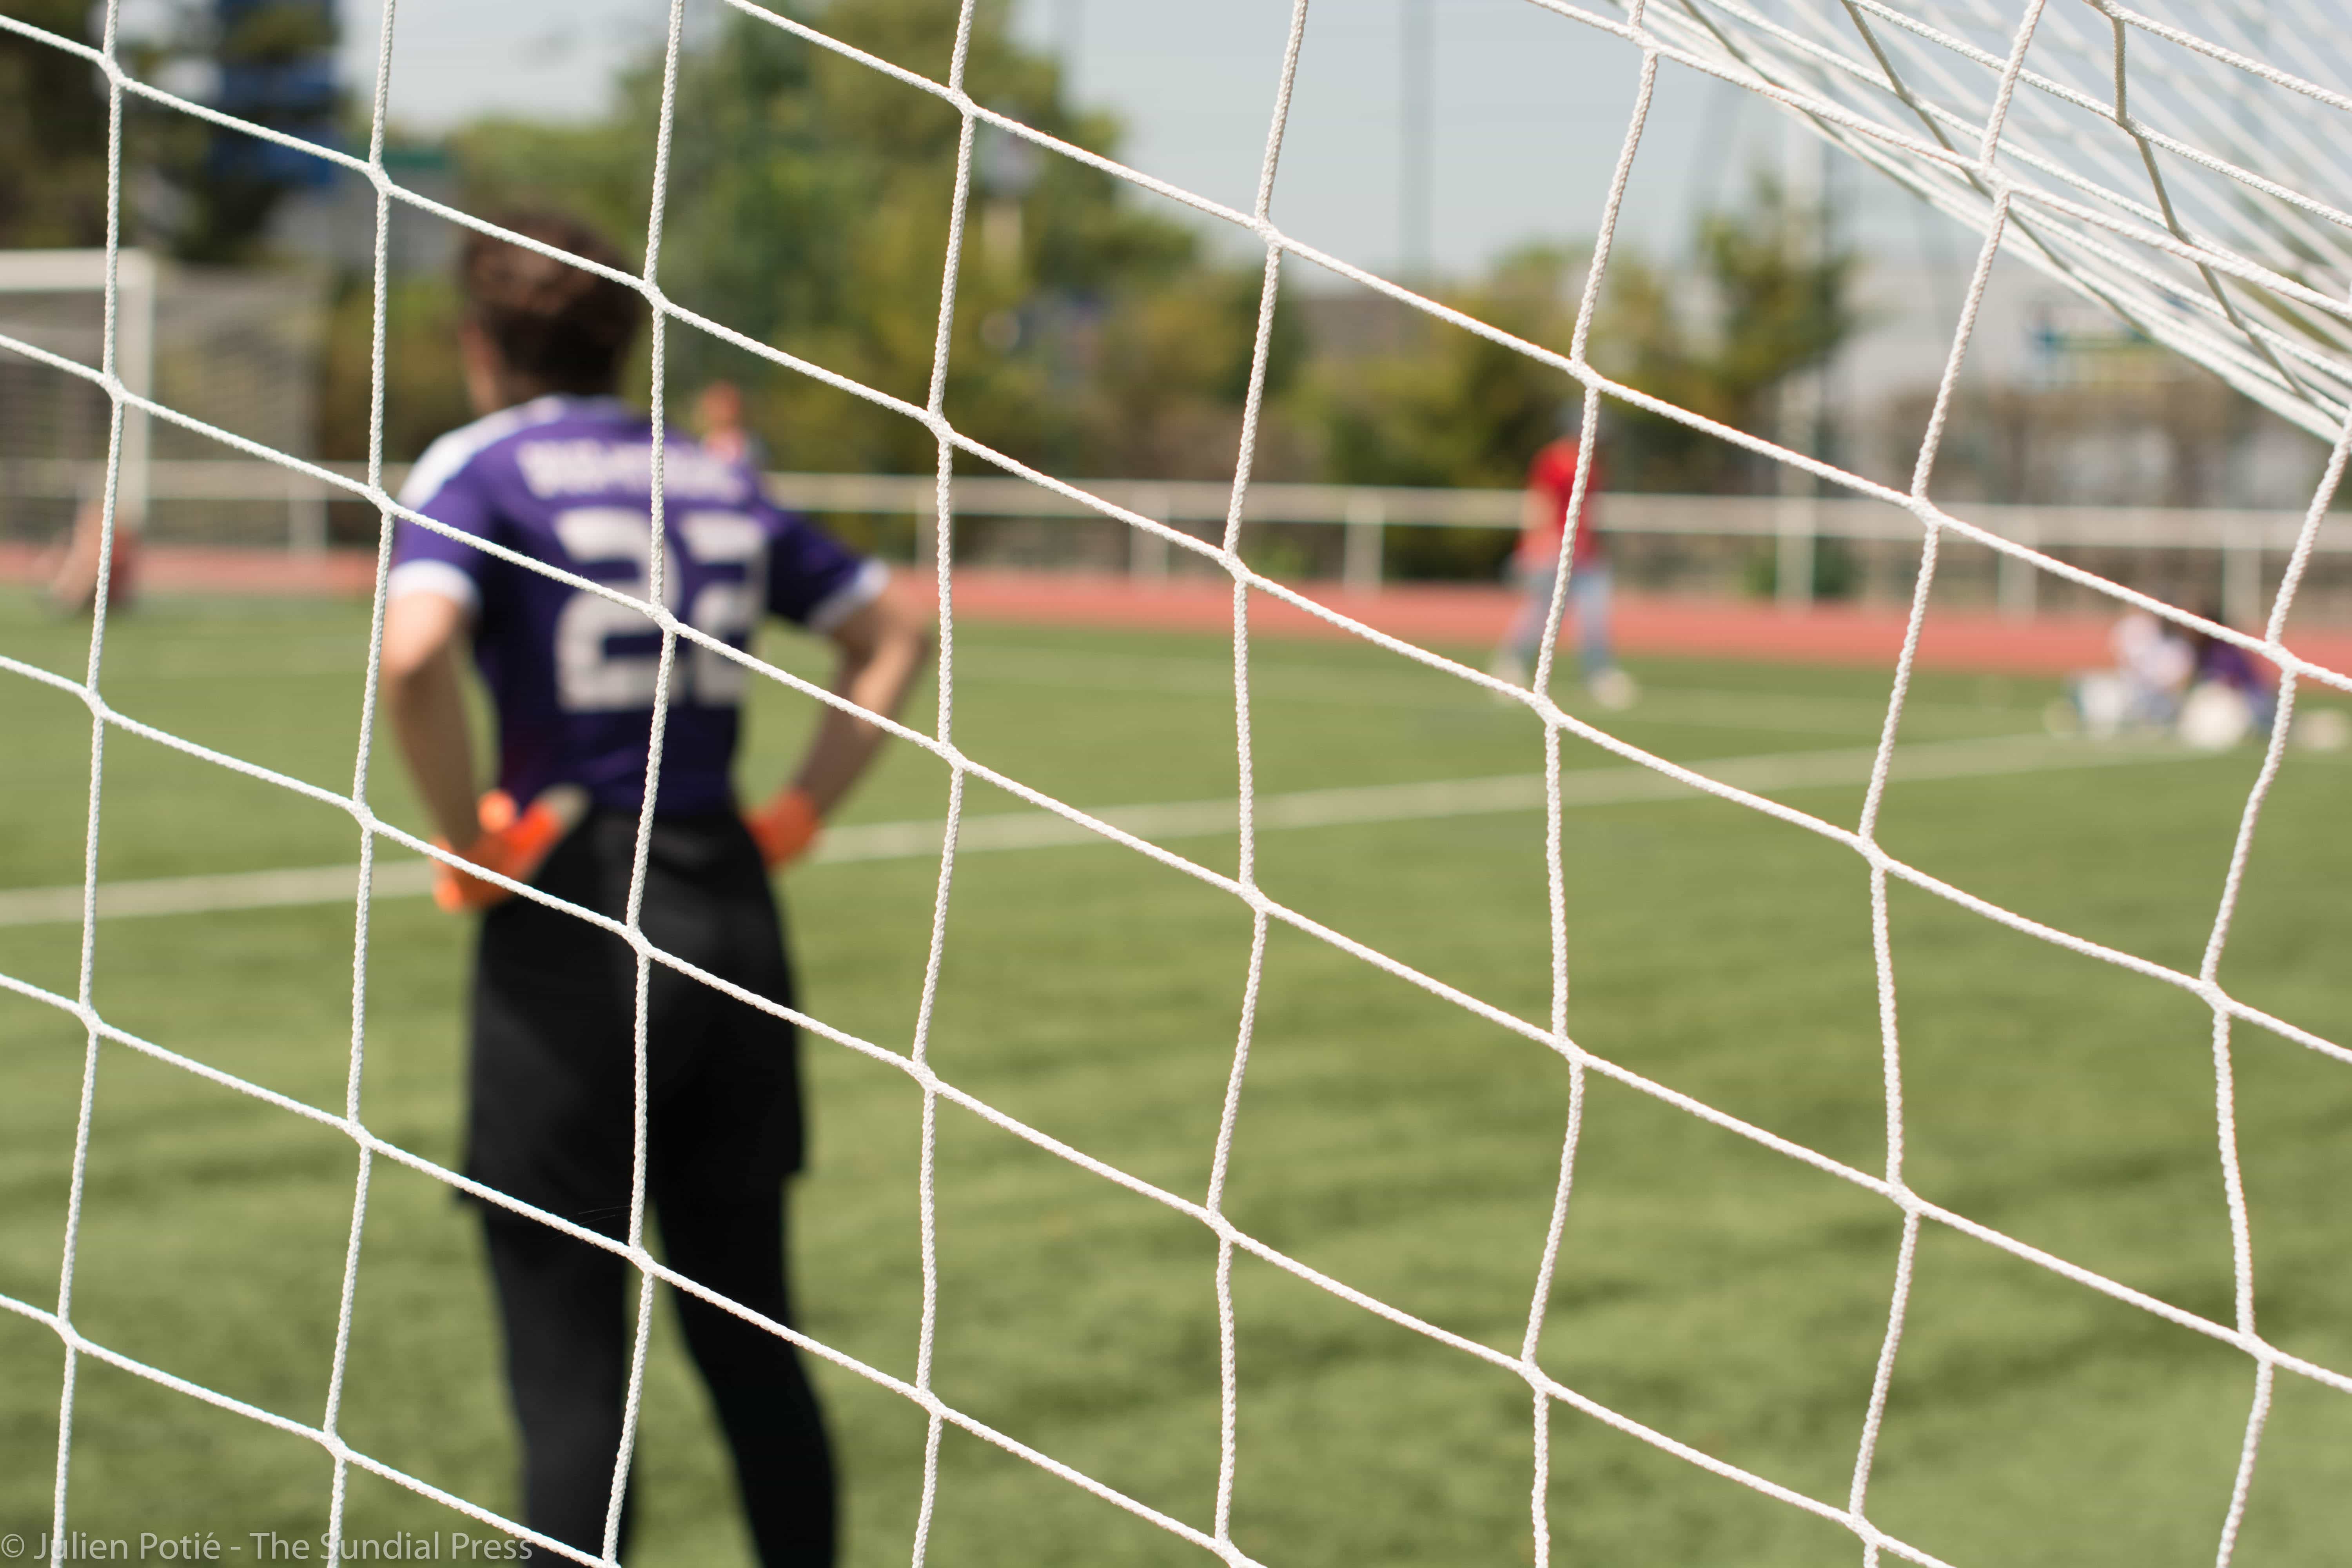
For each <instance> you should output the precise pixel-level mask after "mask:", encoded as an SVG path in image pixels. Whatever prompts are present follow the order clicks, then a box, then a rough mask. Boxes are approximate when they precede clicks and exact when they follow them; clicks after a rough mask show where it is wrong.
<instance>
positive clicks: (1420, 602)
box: [0, 544, 2352, 675]
mask: <svg viewBox="0 0 2352 1568" xmlns="http://www.w3.org/2000/svg"><path fill="white" fill-rule="evenodd" d="M38 565H39V556H38V552H36V551H35V550H33V549H32V548H30V547H27V546H24V545H14V544H0V582H9V583H30V582H33V581H35V580H37V570H38ZM904 576H905V580H906V581H907V582H908V584H909V585H910V586H913V585H918V584H919V587H920V590H921V591H922V592H924V593H925V594H927V595H928V593H929V586H930V580H929V577H928V576H927V575H924V574H917V573H908V574H904ZM374 580H375V556H374V554H373V552H366V551H343V550H338V551H329V552H325V553H323V554H319V555H308V556H304V555H293V554H289V553H288V552H284V551H277V550H235V549H217V548H204V547H196V546H187V545H153V546H150V547H148V548H147V549H144V550H142V551H141V552H140V553H139V560H138V581H139V584H140V587H141V588H142V590H143V591H149V592H155V593H164V594H173V593H196V594H251V595H348V596H360V595H365V594H367V593H368V592H369V590H370V589H371V588H372V586H373V584H374ZM1300 591H1301V592H1302V593H1303V594H1305V595H1307V597H1309V598H1311V599H1313V600H1315V601H1316V602H1317V603H1318V604H1320V605H1326V606H1328V608H1330V609H1332V610H1335V611H1337V612H1338V613H1339V614H1341V615H1344V616H1349V617H1351V618H1353V619H1355V620H1359V621H1361V622H1363V623H1364V624H1365V625H1367V626H1372V627H1374V628H1375V629H1377V630H1380V631H1383V632H1386V633H1388V634H1390V635H1391V636H1392V637H1402V638H1403V639H1405V640H1407V641H1409V642H1416V643H1423V644H1445V645H1453V646H1454V647H1457V648H1459V647H1465V646H1466V647H1469V648H1471V649H1478V648H1483V647H1487V646H1490V645H1492V644H1493V643H1495V642H1496V640H1498V639H1499V638H1500V637H1502V635H1503V632H1504V630H1505V628H1506V627H1507V626H1509V624H1510V620H1511V616H1512V612H1513V610H1514V609H1515V607H1516V596H1515V595H1512V594H1511V593H1510V592H1509V591H1508V590H1507V589H1504V588H1500V587H1487V586H1483V585H1481V586H1463V585H1454V584H1399V585H1396V586H1393V587H1390V588H1385V589H1382V590H1381V591H1380V592H1378V593H1374V594H1353V593H1349V592H1348V591H1346V590H1344V589H1342V588H1339V587H1338V586H1337V585H1335V584H1307V585H1305V586H1303V587H1302V588H1301V590H1300ZM956 614H957V616H959V617H960V618H961V619H965V620H971V621H993V622H1011V623H1014V624H1021V625H1030V626H1101V627H1106V628H1109V629H1114V630H1126V631H1135V630H1152V631H1171V632H1218V633H1222V632H1227V631H1230V630H1231V628H1232V626H1233V589H1232V587H1231V586H1230V585H1229V584H1226V583H1224V582H1223V581H1222V580H1219V579H1215V578H1209V577H1190V576H1186V577H1178V578H1172V579H1169V580H1165V581H1161V582H1157V583H1151V582H1140V581H1137V580H1135V579H1133V578H1129V577H1125V576H1118V575H1111V574H1081V573H1058V572H1054V573H1049V572H1024V571H1012V570H1005V569H1002V568H994V567H977V566H975V567H964V568H961V569H959V570H958V572H957V574H956ZM2112 619H2113V618H2112V617H2111V616H2035V617H2032V618H2028V619H2012V618H2010V617H2007V616H2000V615H1996V614H1994V613H1992V612H1990V611H1987V610H1978V609H1958V608H1948V607H1937V608H1932V609H1930V610H1929V612H1928V615H1927V625H1926V626H1923V627H1922V628H1921V631H1920V637H1919V664H1920V665H1921V667H1922V668H1929V669H1948V670H1974V671H1990V672H2000V673H2006V674H2020V675H2058V674H2063V673H2065V672H2066V671H2069V670H2075V669H2086V668H2096V667H2099V666H2103V665H2105V664H2106V663H2107V662H2109V658H2110V656H2109V654H2108V651H2107V632H2108V628H2109V626H2110V625H2111V624H2112ZM1615 621H1616V633H1617V642H1618V646H1619V647H1621V648H1622V649H1623V650H1624V651H1625V652H1627V653H1629V654H1634V655H1641V654H1659V655H1672V656H1682V657H1687V658H1760V659H1769V660H1777V661H1782V662H1791V663H1809V664H1853V665H1872V666H1880V667H1885V666H1889V665H1892V664H1893V662H1894V660H1895V657H1896V655H1897V654H1898V653H1899V652H1900V651H1901V649H1902V647H1903V630H1904V625H1905V611H1904V609H1903V608H1902V607H1901V606H1892V605H1815V606H1813V607H1811V608H1810V609H1807V610H1804V611H1801V612H1796V613H1791V612H1788V611H1784V610H1782V609H1780V607H1779V606H1777V605H1770V604H1764V603H1759V602H1756V601H1753V600H1745V599H1688V598H1671V597H1663V596H1655V595H1633V594H1621V595H1618V597H1617V602H1616V605H1615ZM1250 626H1251V629H1252V630H1253V631H1254V632H1257V633H1264V634H1266V635H1269V636H1276V637H1282V636H1320V637H1340V636H1346V635H1348V634H1346V633H1344V632H1341V631H1340V630H1339V629H1338V628H1336V627H1334V626H1331V625H1330V624H1329V623H1328V622H1326V621H1323V620H1321V619H1319V618H1318V617H1317V616H1312V615H1310V614H1308V613H1307V611H1305V610H1301V609H1298V608H1297V607H1296V606H1294V605H1288V604H1286V603H1284V602H1282V601H1281V600H1279V599H1276V598H1274V597H1272V596H1271V595H1265V594H1256V595H1252V598H1251V603H1250ZM2288 641H2289V644H2290V646H2291V647H2294V648H2295V649H2296V651H2298V652H2300V653H2301V654H2303V655H2304V657H2305V658H2310V659H2312V660H2314V661H2315V662H2316V663H2319V664H2324V665H2326V666H2328V667H2329V668H2334V669H2352V631H2347V630H2341V629H2336V628H2322V629H2316V630H2306V631H2301V632H2296V633H2293V634H2291V635H2290V637H2289V638H2288Z"/></svg>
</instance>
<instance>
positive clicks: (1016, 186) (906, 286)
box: [455, 0, 1296, 473]
mask: <svg viewBox="0 0 2352 1568" xmlns="http://www.w3.org/2000/svg"><path fill="white" fill-rule="evenodd" d="M957 10H958V7H957V5H956V4H955V0H829V3H828V4H825V5H824V6H823V7H822V9H821V10H820V11H819V12H818V13H817V14H818V15H819V16H821V17H822V20H823V23H824V27H825V30H826V31H827V32H828V33H829V34H830V35H832V36H833V37H836V38H839V39H841V40H842V41H843V42H845V43H847V44H850V45H853V46H855V47H858V48H861V49H864V50H866V51H867V52H869V53H872V54H875V55H877V56H880V57H881V58H885V59H889V60H892V61H894V62H896V63H899V64H902V65H904V66H906V67H908V68H910V69H914V70H919V71H922V72H924V73H926V74H929V75H930V76H933V77H934V78H943V77H944V76H945V74H946V69H947V65H948V58H949V54H950V50H951V48H952V47H953V43H954V37H955V29H956V24H957ZM965 81H966V84H967V86H968V88H969V89H970V91H971V94H972V96H973V97H974V98H976V99H978V100H980V101H982V102H983V103H986V104H988V105H990V106H991V107H992V109H993V110H997V111H998V112H1001V113H1003V114H1005V115H1007V116H1009V117H1011V118H1013V119H1014V120H1017V121H1020V122H1022V123H1023V124H1025V125H1030V126H1034V127H1035V128H1036V129H1038V130H1040V131H1042V132H1046V133H1048V134H1051V135H1053V136H1055V137H1058V138H1061V139H1063V140H1065V141H1067V142H1074V143H1076V144H1077V145H1079V146H1083V147H1087V148H1089V149H1093V150H1096V151H1099V152H1103V153H1109V152H1111V151H1112V150H1113V149H1114V148H1115V147H1116V144H1117V141H1118V125H1117V123H1116V121H1113V120H1112V119H1111V118H1109V117H1108V116H1107V115H1102V114H1094V113H1084V112H1080V111H1078V110H1074V109H1073V108H1071V107H1070V106H1069V105H1068V104H1067V103H1066V101H1065V100H1064V98H1063V95H1062V83H1061V79H1060V73H1059V69H1058V68H1057V67H1056V66H1055V64H1054V63H1053V62H1052V61H1051V60H1049V59H1046V58H1043V57H1041V56H1037V55H1034V54H1031V53H1029V52H1027V51H1026V50H1024V48H1022V47H1020V45H1019V44H1018V43H1017V42H1016V41H1015V40H1014V39H1013V37H1012V35H1011V32H1010V30H1009V27H1008V26H1007V13H1006V7H1005V6H1004V5H1002V4H999V3H992V4H987V5H982V7H981V9H980V11H979V13H978V15H977V16H976V17H975V22H974V27H973V32H972V37H971V47H970V52H969V56H968V58H967V61H966V66H965ZM660 93H661V64H660V61H659V59H658V58H652V59H648V60H646V61H644V62H642V63H641V64H640V65H639V66H638V67H637V68H635V69H634V70H632V71H631V72H630V73H629V75H628V76H627V78H626V79H625V81H624V82H623V84H622V89H621V91H620V93H619V94H618V107H617V108H616V109H615V110H614V113H613V114H612V115H611V116H610V117H609V118H608V119H607V120H605V121H602V122H599V123H596V124H593V125H590V126H586V127H583V128H576V129H575V128H557V127H549V126H532V125H525V124H518V123H515V122H513V121H495V122H485V123H483V124H480V125H478V126H475V127H472V128H470V129H468V130H467V131H466V132H463V133H462V134H460V135H459V136H458V137H457V139H456V142H455V151H456V153H457V161H458V163H459V165H460V167H461V169H462V171H463V173H464V175H465V179H466V184H467V203H468V205H469V207H470V208H471V209H472V210H474V211H478V212H485V213H487V212H492V211H494V210H496V209H497V208H499V207H501V206H506V205H520V204H543V203H544V202H545V201H547V200H549V199H551V197H553V198H554V199H559V200H561V201H562V203H563V204H564V205H568V206H571V207H572V208H575V209H576V210H578V211H580V212H581V213H582V214H583V216H587V217H589V218H591V219H592V220H593V221H596V222H598V223H599V224H600V225H602V226H604V227H606V228H608V229H610V230H612V231H613V232H614V233H615V234H617V235H619V236H622V237H625V238H626V239H628V240H629V241H631V242H632V243H637V244H642V242H643V239H644V236H645V232H646V204H647V200H648V197H649V194H650V192H651V189H652V174H653V171H652V154H653V149H654V146H655V141H656V128H657V124H658V115H659V108H660ZM674 123H675V129H674V132H673V138H672V144H671V165H670V173H669V179H668V193H669V195H668V201H667V207H666V208H665V211H664V217H663V230H664V232H663V243H662V258H661V268H660V279H661V286H662V289H663V290H664V292H665V293H666V294H667V295H668V296H669V297H670V298H672V299H674V300H677V301H678V302H679V303H680V304H681V305H684V306H687V307H688V308H690V309H693V310H698V311H700V312H702V313H704V314H707V315H709V316H710V317H711V318H712V319H713V320H716V321H721V322H723V323H725V324H726V325H728V326H730V327H731V328H733V329H735V330H736V331H740V332H742V333H744V334H745V335H747V336H749V337H751V338H752V339H754V340H756V341H759V342H765V343H769V344H772V345H773V346H775V347H777V348H780V349H783V350H785V351H787V352H789V353H793V354H795V355H798V356H800V357H802V358H803V359H805V360H808V361H810V362H812V363H816V364H819V365H822V366H824V368H826V369H828V370H831V371H834V372H835V373H837V374H842V375H845V376H847V377H850V378H852V379H854V380H856V381H857V382H859V383H862V384H866V385H867V386H872V387H876V388H878V389H880V390H882V391H884V392H887V393H888V394H890V395H894V396H897V397H899V398H902V399H904V400H906V401H908V402H909V403H913V404H916V405H920V404H922V403H923V402H924V401H925V399H926V397H927V395H928V389H929V380H930V374H931V361H932V352H933V341H932V340H933V335H934V330H935V323H936V321H937V319H938V314H939V297H940V278H941V268H942V262H943V259H944V258H945V255H946V250H947V233H948V219H949V212H950V199H951V196H952V194H953V191H954V180H955V170H956V155H957V144H958V140H959V136H960V133H961V120H960V117H959V116H958V115H957V113H956V111H955V110H954V109H953V107H952V106H950V105H949V104H948V103H946V102H944V101H942V100H940V99H938V98H936V97H934V96H932V95H930V94H929V93H925V92H922V91H920V90H919V89H913V88H909V87H908V86H906V85H905V84H903V83H900V82H898V81H895V80H893V79H889V78H887V77H886V76H883V75H881V74H880V73H877V72H876V71H875V70H873V69H872V68H869V67H867V66H865V65H861V64H858V63H856V62H854V61H850V60H846V59H844V58H841V57H839V56H837V55H835V54H834V53H832V52H831V51H829V50H824V49H820V48H815V47H812V46H810V45H808V44H806V43H804V42H803V41H802V40H801V39H799V38H798V37H793V36H792V35H791V34H788V33H786V32H784V31H782V29H780V28H777V27H775V26H772V25H769V24H766V23H762V22H760V21H757V20H755V19H752V18H750V17H746V16H740V15H737V14H731V13H730V15H729V16H728V17H727V19H726V20H725V21H724V22H723V23H721V24H720V25H719V27H718V28H717V29H716V30H715V31H714V32H713V33H712V34H711V35H709V37H706V38H703V39H700V40H697V41H695V42H694V43H693V44H691V45H690V46H689V47H688V48H687V49H686V50H685V51H684V53H683V56H682V58H681V59H680V61H679V67H678V83H677V114H676V119H675V122H674ZM980 136H981V144H980V146H979V147H978V148H977V150H976V151H977V153H978V158H977V160H976V162H977V163H978V166H979V174H980V178H979V179H978V180H976V182H975V189H974V191H973V193H972V197H971V219H970V222H969V224H968V226H967V232H966V243H965V249H964V254H963V255H962V257H961V266H960V275H959V278H958V283H957V290H956V294H957V298H956V312H955V321H954V338H953V342H952V346H951V353H950V362H949V375H948V382H947V387H946V405H947V408H948V411H949V413H950V416H951V417H952V418H953V419H954V420H955V422H956V425H957V426H958V428H960V429H961V430H964V431H966V432H968V433H970V434H971V435H972V436H973V437H976V438H978V439H980V440H982V441H985V442H987V443H989V444H990V445H992V446H994V447H998V448H999V449H1002V450H1003V451H1006V452H1008V453H1010V454H1012V455H1013V456H1015V457H1018V458H1022V459H1024V460H1025V461H1031V462H1035V463H1039V464H1043V465H1046V466H1050V467H1053V468H1057V469H1060V470H1063V471H1080V472H1102V471H1103V470H1104V467H1105V465H1106V464H1108V465H1109V466H1112V467H1119V468H1131V471H1136V472H1153V471H1159V472H1163V473H1176V472H1191V471H1198V470H1202V469H1210V465H1209V464H1208V462H1207V460H1206V458H1205V457H1204V455H1203V454H1204V453H1205V452H1207V451H1209V450H1212V449H1215V448H1217V447H1219V445H1220V444H1219V442H1218V440H1217V438H1216V437H1217V433H1218V432H1221V431H1222V432H1224V437H1225V438H1224V439H1223V443H1222V461H1223V464H1224V465H1225V466H1227V467H1229V466H1230V463H1231V458H1232V442H1231V430H1232V428H1233V427H1234V426H1237V424H1238V417H1239V413H1238V410H1239V404H1240V399H1241V395H1242V391H1243V384H1244V380H1245V376H1246V370H1247V364H1248V359H1249V351H1250V345H1251V343H1252V342H1253V339H1254V334H1255V319H1256V278H1257V274H1256V269H1255V268H1247V269H1236V268H1219V267H1216V266H1213V265H1210V264H1208V263H1206V262H1204V261H1203V259H1202V253H1201V247H1200V245H1199V242H1198V240H1197V238H1196V237H1195V236H1194V233H1193V231H1192V229H1190V228H1189V227H1186V226H1182V225H1181V224H1178V223H1176V222H1174V221H1171V220H1170V219H1167V218H1163V217H1160V216H1156V215H1152V214H1150V213H1148V212H1146V211H1144V210H1143V209H1142V208H1141V207H1140V205H1139V204H1138V203H1136V202H1135V201H1133V200H1132V199H1131V198H1130V195H1129V191H1128V190H1127V188H1126V187H1125V186H1124V184H1122V183H1121V182H1118V181H1117V180H1114V179H1113V178H1112V177H1111V176H1109V175H1108V174H1103V173H1101V172H1100V171H1098V170H1096V169H1093V168H1090V167H1088V166H1087V165H1085V164H1082V163H1077V162H1076V161H1075V160H1072V159H1068V158H1064V157H1059V156H1056V155H1054V154H1050V153H1035V152H1034V151H1032V150H1031V148H1030V144H1028V143H1025V142H1019V141H1018V139H1016V138H1013V137H1011V136H1010V135H1009V134H1008V133H1005V132H998V131H995V130H993V129H992V128H987V127H983V128H982V130H981V132H980ZM1244 273H1245V276H1244ZM1294 339H1295V333H1290V334H1287V335H1286V337H1285V340H1284V341H1285V343H1286V346H1287V345H1290V344H1291V343H1292V342H1293V340H1294ZM1295 357H1296V356H1295V353H1292V354H1290V355H1289V356H1288V359H1286V363H1288V362H1289V359H1295ZM1236 363H1238V365H1239V367H1240V368H1239V370H1238V371H1237V370H1236ZM667 364H668V367H669V388H670V393H671V395H672V396H673V397H682V396H683V395H685V394H686V393H687V392H688V391H689V390H690V389H691V388H692V387H693V386H694V385H695V384H697V383H698V381H700V380H702V379H704V378H706V377H709V376H711V375H715V374H726V375H729V376H730V377H731V378H734V379H737V380H739V381H743V382H746V383H748V384H749V386H748V390H750V391H751V393H752V394H753V395H752V397H751V400H750V404H751V411H752V418H753V421H754V423H755V424H756V426H758V428H759V431H760V434H761V437H763V438H764V439H765V441H766V442H767V445H768V447H769V449H770V451H771V453H772V455H773V456H774V458H775V459H776V461H777V462H778V463H779V464H781V465H782V466H786V467H807V468H856V469H873V470H879V471H910V470H919V469H922V468H928V467H929V466H930V465H931V463H932V462H933V461H934V448H933V441H932V437H931V435H930V433H929V431H928V430H926V429H925V428H924V427H923V426H921V425H919V423H917V422H915V421H913V420H910V419H908V418H907V417H905V416H901V415H898V414H894V413H891V412H889V411H888V410H886V409H882V408H878V407H877V406H876V405H873V404H871V403H869V402H866V401H865V400H864V399H861V398H857V397H856V396H854V395H848V394H845V393H841V392H838V391H835V390H834V389H832V388H830V387H827V386H825V385H824V384H821V383H819V382H817V381H814V380H813V379H811V378H808V377H805V376H802V375H797V374H792V373H789V372H785V371H782V370H781V369H777V368H774V367H772V366H771V365H767V364H763V363H759V362H756V361H754V360H752V359H751V358H749V357H748V356H746V355H745V354H744V353H742V352H741V351H740V350H737V349H733V348H730V347H728V346H726V345H724V344H721V343H720V342H718V341H717V340H715V339H712V338H710V337H709V336H707V335H705V334H702V333H699V332H697V331H693V330H691V329H683V330H677V331H672V332H671V333H670V334H669V336H668V338H667ZM1211 471H1213V469H1211Z"/></svg>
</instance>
